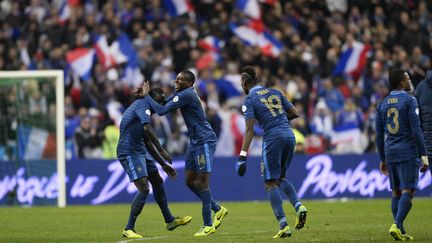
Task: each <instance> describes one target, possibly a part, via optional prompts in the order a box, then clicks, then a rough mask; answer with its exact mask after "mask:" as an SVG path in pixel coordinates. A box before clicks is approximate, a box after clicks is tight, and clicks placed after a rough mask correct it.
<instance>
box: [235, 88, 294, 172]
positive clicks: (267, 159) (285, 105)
mask: <svg viewBox="0 0 432 243" xmlns="http://www.w3.org/2000/svg"><path fill="white" fill-rule="evenodd" d="M292 106H293V105H292V104H291V103H290V102H289V101H288V100H287V99H286V98H285V96H283V95H282V93H281V92H279V91H278V90H276V89H271V88H264V87H262V86H259V85H257V86H255V87H253V88H252V89H251V90H250V91H249V94H248V96H247V98H246V101H245V104H244V105H243V106H242V111H243V113H244V115H245V120H248V119H256V120H257V122H258V124H259V125H260V126H261V127H262V128H263V130H264V136H263V145H262V165H261V175H262V178H263V179H264V180H272V179H276V180H279V179H280V178H285V173H286V170H287V168H288V167H289V166H290V164H291V161H292V158H293V154H294V148H295V143H296V142H295V137H294V133H293V131H292V129H291V126H290V125H289V121H288V117H287V113H286V111H287V110H289V109H290V108H291V107H292Z"/></svg>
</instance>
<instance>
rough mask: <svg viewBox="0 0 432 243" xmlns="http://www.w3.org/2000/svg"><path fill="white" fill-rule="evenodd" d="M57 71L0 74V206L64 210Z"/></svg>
mask: <svg viewBox="0 0 432 243" xmlns="http://www.w3.org/2000/svg"><path fill="white" fill-rule="evenodd" d="M63 89H64V84H63V71H61V70H49V71H7V72H4V71H0V205H55V204H57V205H58V206H59V207H65V206H66V187H65V144H64V143H65V138H64V136H65V135H64V127H65V126H64V90H63Z"/></svg>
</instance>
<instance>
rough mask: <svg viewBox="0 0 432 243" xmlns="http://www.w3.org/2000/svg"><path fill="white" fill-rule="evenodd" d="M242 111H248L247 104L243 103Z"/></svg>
mask: <svg viewBox="0 0 432 243" xmlns="http://www.w3.org/2000/svg"><path fill="white" fill-rule="evenodd" d="M242 111H243V113H245V112H246V111H247V107H246V106H245V105H242Z"/></svg>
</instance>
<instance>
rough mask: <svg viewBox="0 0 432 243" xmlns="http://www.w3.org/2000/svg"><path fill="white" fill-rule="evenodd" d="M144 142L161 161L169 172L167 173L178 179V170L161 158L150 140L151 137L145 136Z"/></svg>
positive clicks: (162, 165)
mask: <svg viewBox="0 0 432 243" xmlns="http://www.w3.org/2000/svg"><path fill="white" fill-rule="evenodd" d="M144 142H145V145H146V148H147V149H148V151H149V153H150V154H151V155H152V156H153V158H154V159H155V160H156V161H157V162H158V163H159V165H160V166H161V167H162V169H163V170H164V171H165V173H167V175H168V176H169V177H170V178H172V179H177V177H178V174H177V171H176V170H175V169H174V168H172V167H171V166H170V165H169V164H167V163H165V161H164V160H163V159H162V158H161V156H160V155H159V153H158V152H157V150H156V148H155V147H154V146H153V143H152V142H151V141H150V139H148V138H144Z"/></svg>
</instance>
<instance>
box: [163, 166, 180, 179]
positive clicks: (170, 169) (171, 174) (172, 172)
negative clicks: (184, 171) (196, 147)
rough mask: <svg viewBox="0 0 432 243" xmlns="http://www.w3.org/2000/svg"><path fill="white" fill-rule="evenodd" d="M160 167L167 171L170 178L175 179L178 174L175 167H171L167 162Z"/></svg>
mask: <svg viewBox="0 0 432 243" xmlns="http://www.w3.org/2000/svg"><path fill="white" fill-rule="evenodd" d="M162 169H163V170H164V171H165V173H167V175H168V177H169V178H171V179H177V177H178V174H177V171H176V169H174V168H173V167H171V165H169V164H164V165H163V166H162Z"/></svg>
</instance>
